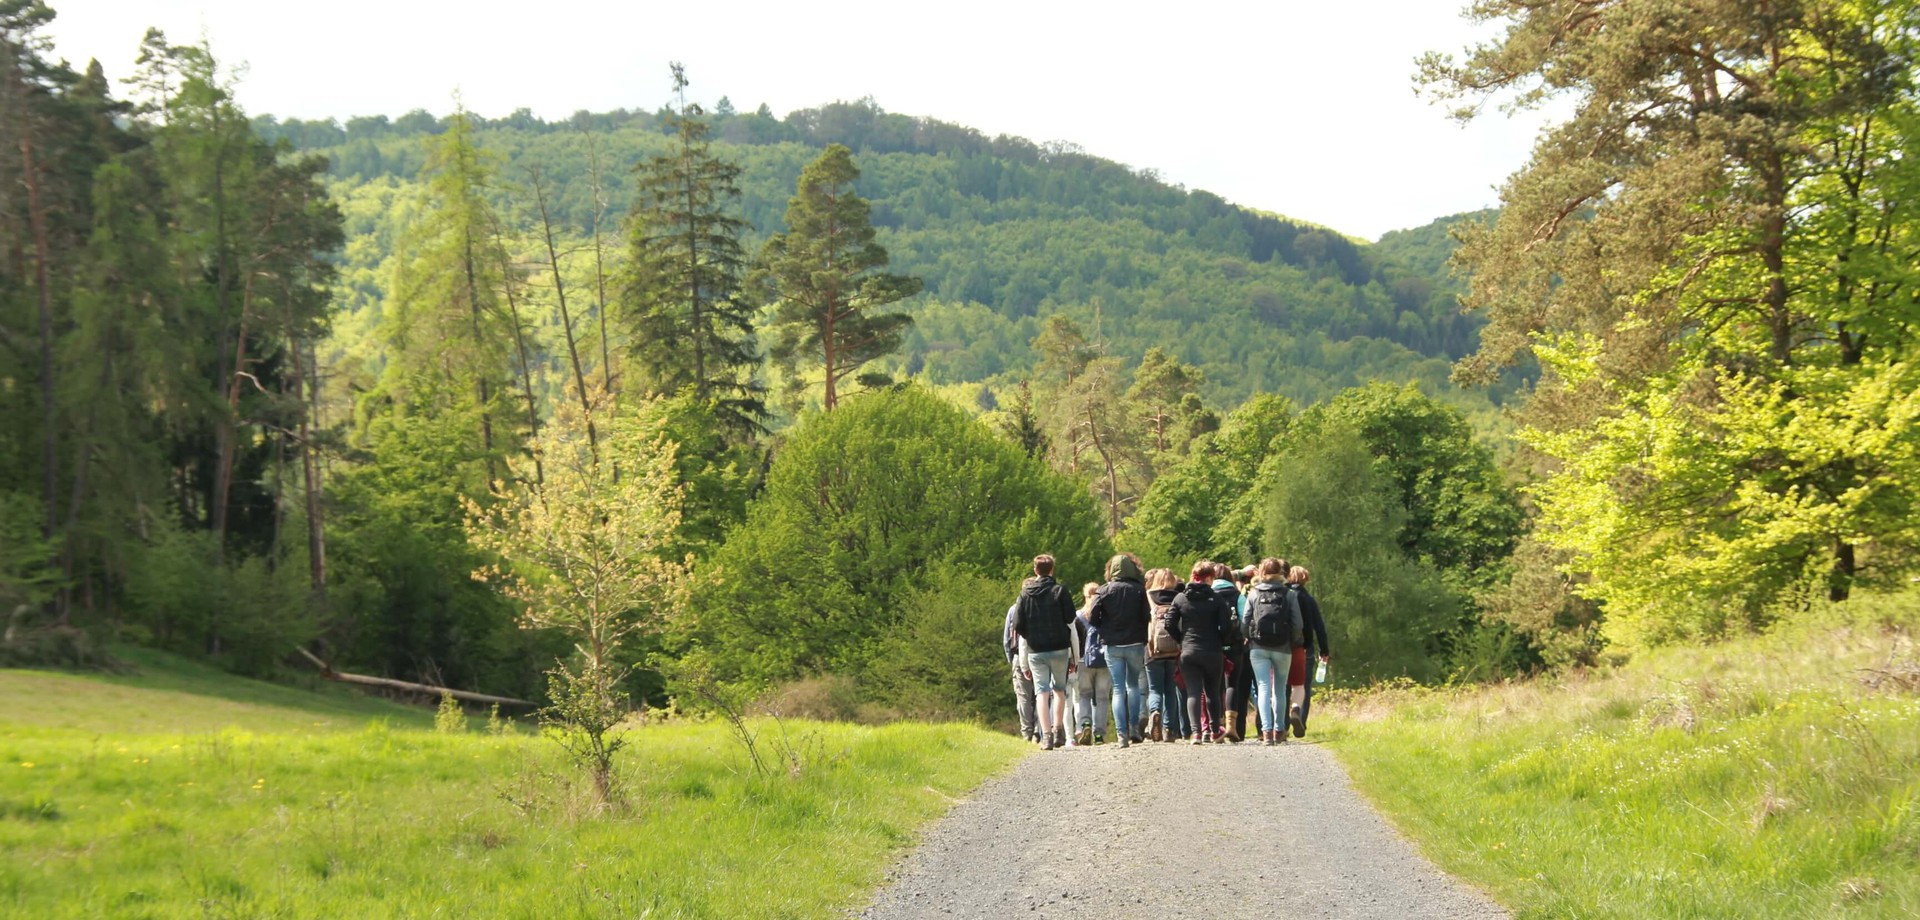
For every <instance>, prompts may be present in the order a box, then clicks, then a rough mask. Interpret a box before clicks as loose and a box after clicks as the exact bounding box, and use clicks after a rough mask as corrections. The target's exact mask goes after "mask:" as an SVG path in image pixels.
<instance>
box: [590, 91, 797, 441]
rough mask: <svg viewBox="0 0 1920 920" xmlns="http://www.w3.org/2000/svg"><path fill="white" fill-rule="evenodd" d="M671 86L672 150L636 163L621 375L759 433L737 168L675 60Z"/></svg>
mask: <svg viewBox="0 0 1920 920" xmlns="http://www.w3.org/2000/svg"><path fill="white" fill-rule="evenodd" d="M673 88H674V91H675V92H676V93H677V94H678V96H679V100H680V102H679V108H678V109H677V110H676V111H675V112H674V117H673V120H672V125H673V128H674V133H675V138H676V142H675V145H674V149H673V151H672V152H670V153H666V154H662V155H660V156H657V157H654V158H652V159H649V160H647V161H645V162H643V163H641V164H640V165H639V166H638V167H637V168H636V169H635V174H636V175H635V179H636V185H637V186H638V198H637V199H636V200H635V202H634V211H633V218H632V220H631V221H630V222H629V224H628V241H627V251H628V259H627V265H626V269H625V271H624V272H623V275H622V277H621V280H620V286H619V287H620V290H619V296H620V299H621V305H620V306H621V312H622V313H623V314H624V316H625V320H626V327H627V329H626V332H627V340H628V348H629V350H630V353H631V355H632V357H633V361H632V363H631V364H630V365H628V367H627V368H626V373H627V375H628V377H629V379H630V381H631V382H634V383H637V384H638V385H639V386H640V387H641V388H643V389H644V390H645V391H646V392H648V393H651V394H659V395H673V394H678V393H682V392H690V393H692V394H693V395H694V397H695V398H697V399H699V400H701V401H702V402H708V403H711V404H712V405H713V406H714V408H715V411H716V414H717V415H718V417H719V418H720V419H721V420H722V422H723V423H724V424H726V425H727V426H728V427H729V428H731V429H733V430H734V431H735V432H736V433H738V434H742V435H750V434H753V433H757V432H759V431H761V430H763V428H764V423H765V419H766V415H767V407H766V400H765V399H764V396H763V394H764V393H765V392H766V388H765V386H764V385H763V384H761V383H760V381H759V379H758V378H757V376H756V371H757V370H758V368H759V363H760V358H759V355H758V353H757V350H756V348H755V345H754V339H753V313H754V310H753V306H752V304H751V303H749V302H748V301H747V299H746V298H745V297H742V296H741V281H742V279H743V278H744V276H745V274H746V256H745V254H744V250H742V248H741V246H740V233H741V231H742V230H744V229H746V221H744V220H742V219H740V218H739V217H737V216H735V215H734V214H733V213H732V212H731V211H729V210H728V209H729V208H730V207H734V206H736V205H735V203H736V200H737V199H738V198H739V197H740V187H739V179H740V167H739V166H738V165H736V164H734V163H729V162H727V161H725V160H722V159H720V158H719V157H717V156H715V155H714V154H713V151H712V148H711V144H710V143H709V142H708V140H707V124H706V122H704V121H702V120H701V119H700V115H701V111H700V107H699V106H698V105H694V104H690V103H688V102H687V101H686V88H687V77H686V71H685V70H684V69H683V68H682V67H681V66H680V65H679V64H677V63H676V64H674V65H673Z"/></svg>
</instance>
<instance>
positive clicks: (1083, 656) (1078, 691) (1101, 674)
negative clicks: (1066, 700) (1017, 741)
mask: <svg viewBox="0 0 1920 920" xmlns="http://www.w3.org/2000/svg"><path fill="white" fill-rule="evenodd" d="M1081 590H1082V594H1083V596H1084V597H1085V598H1086V603H1085V604H1083V605H1082V606H1081V607H1080V616H1079V618H1078V619H1076V620H1074V629H1075V631H1076V633H1078V635H1079V646H1078V648H1079V651H1078V652H1077V653H1076V654H1075V656H1074V657H1075V659H1076V660H1077V661H1079V662H1080V669H1079V671H1078V673H1076V674H1075V675H1074V678H1073V688H1074V693H1073V715H1074V719H1075V720H1076V724H1078V725H1079V730H1078V731H1076V732H1075V733H1074V736H1073V740H1074V743H1076V744H1101V743H1103V742H1105V741H1106V734H1107V701H1108V699H1109V698H1111V697H1112V696H1113V686H1112V680H1111V678H1110V675H1109V674H1108V673H1107V654H1106V643H1105V642H1104V641H1103V640H1102V638H1101V635H1100V628H1099V627H1097V626H1094V625H1093V624H1092V623H1091V622H1088V620H1087V615H1088V611H1090V610H1092V609H1093V602H1094V600H1095V599H1096V598H1097V597H1098V596H1099V591H1100V586H1099V585H1098V584H1095V583H1093V582H1087V585H1086V587H1085V588H1083V589H1081ZM1120 743H1121V744H1125V743H1126V738H1125V737H1124V736H1123V737H1121V739H1120Z"/></svg>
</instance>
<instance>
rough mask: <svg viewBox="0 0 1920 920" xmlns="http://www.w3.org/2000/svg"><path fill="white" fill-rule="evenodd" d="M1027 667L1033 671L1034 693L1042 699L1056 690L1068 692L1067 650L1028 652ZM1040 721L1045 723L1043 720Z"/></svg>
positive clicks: (1043, 703)
mask: <svg viewBox="0 0 1920 920" xmlns="http://www.w3.org/2000/svg"><path fill="white" fill-rule="evenodd" d="M1027 667H1028V668H1029V669H1031V670H1032V671H1033V693H1034V696H1035V697H1036V698H1039V699H1042V700H1043V702H1042V703H1041V705H1046V704H1045V702H1044V698H1045V697H1046V695H1047V694H1049V693H1052V692H1054V691H1055V690H1058V691H1060V692H1061V693H1065V692H1067V676H1068V674H1069V673H1070V672H1068V670H1067V650H1066V649H1060V650H1059V651H1057V652H1028V653H1027ZM1040 721H1042V722H1045V721H1046V719H1044V718H1042V719H1041V720H1040Z"/></svg>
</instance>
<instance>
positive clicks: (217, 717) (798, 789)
mask: <svg viewBox="0 0 1920 920" xmlns="http://www.w3.org/2000/svg"><path fill="white" fill-rule="evenodd" d="M136 662H137V663H138V664H139V666H140V667H139V670H138V673H136V674H133V675H128V676H119V677H114V676H102V677H96V676H77V675H71V674H56V673H46V672H35V671H19V670H0V857H3V858H0V916H10V917H36V918H42V917H44V918H53V917H89V918H92V917H130V918H131V917H375V916H378V917H469V918H470V917H560V916H564V917H592V916H608V917H615V916H617V917H642V916H653V917H709V916H711V917H824V916H834V915H836V914H837V913H838V912H839V911H841V910H843V909H845V908H847V907H849V906H852V905H855V904H857V903H859V901H860V900H861V899H862V898H863V897H864V896H865V895H866V893H867V892H868V891H869V890H870V889H871V888H872V887H873V886H874V885H875V884H876V883H877V882H878V881H879V879H880V877H881V873H882V871H883V869H884V867H885V865H886V863H887V861H888V860H889V859H890V858H891V857H892V856H894V855H896V852H897V851H898V850H899V849H900V848H901V847H903V846H905V845H907V844H909V843H910V842H911V840H912V838H913V835H914V832H915V831H916V829H917V828H918V826H919V825H920V824H922V823H923V822H925V821H927V820H928V819H931V818H933V817H936V816H938V815H939V814H940V813H942V812H943V811H944V810H945V809H946V807H947V806H948V805H949V804H950V803H951V802H952V801H953V797H956V796H960V795H963V794H964V793H965V792H966V791H967V790H969V789H970V788H972V787H973V786H974V785H975V784H977V783H978V782H979V781H980V780H982V779H983V778H985V777H986V776H988V775H990V774H992V773H993V772H995V771H997V770H999V769H1001V768H1003V767H1004V766H1006V765H1007V764H1008V763H1010V762H1011V761H1012V760H1013V759H1014V758H1016V757H1018V756H1019V754H1020V753H1021V752H1022V751H1023V750H1024V748H1023V745H1022V744H1021V743H1020V742H1019V741H1018V740H1017V739H1014V738H1011V737H1007V736H1004V735H997V734H993V733H989V732H986V731H984V730H980V729H976V728H972V727H966V726H953V725H947V726H936V725H918V724H899V725H891V726H886V727H880V728H872V727H863V726H854V725H823V724H812V723H805V724H793V723H789V724H788V726H787V732H788V738H789V740H790V742H791V744H792V746H793V747H794V748H795V749H796V750H799V751H801V752H802V753H803V760H804V763H805V766H804V769H802V770H801V771H800V772H799V775H798V776H791V775H782V776H780V777H778V778H771V779H757V778H754V777H753V776H752V775H751V773H750V771H749V770H748V769H747V767H746V757H745V755H744V753H743V752H742V751H741V749H740V748H739V747H738V745H737V744H736V743H735V742H734V741H732V740H731V738H730V737H729V736H728V734H727V732H726V730H725V728H724V727H723V726H721V725H719V724H712V723H696V722H686V721H676V722H669V723H665V724H658V725H649V726H647V727H644V728H642V729H639V730H637V731H635V732H634V733H632V734H631V735H630V737H631V738H632V742H633V743H632V747H630V748H629V749H628V750H627V751H626V752H625V754H624V755H623V756H624V758H625V759H624V768H623V770H622V774H621V781H622V783H623V785H624V787H625V797H626V800H627V801H628V803H629V806H630V807H629V808H628V809H627V810H626V811H624V812H620V813H596V812H595V810H594V809H592V808H591V807H590V804H589V800H588V797H587V795H586V790H585V788H584V785H583V784H580V783H577V782H574V781H572V779H571V774H570V772H569V771H568V770H567V769H565V767H564V765H563V763H562V762H561V760H560V758H559V756H558V752H557V750H556V748H555V746H554V745H553V744H552V743H551V742H549V741H546V740H544V739H541V738H538V737H536V736H535V735H534V734H532V733H531V732H530V731H528V730H526V729H524V728H523V729H518V730H514V731H510V732H506V733H497V732H490V731H488V730H487V727H486V723H485V720H484V719H475V720H471V722H470V730H469V731H467V732H464V733H436V732H435V731H434V730H433V721H434V720H433V713H431V712H427V711H422V710H418V709H412V708H406V707H401V706H398V705H395V704H391V703H386V702H383V701H380V700H374V699H368V698H365V697H360V696H356V695H353V694H351V692H349V691H345V690H340V689H337V688H320V690H319V691H307V690H302V689H298V688H291V687H282V686H277V685H271V684H263V683H259V682H254V681H246V680H241V679H238V678H233V677H228V676H225V675H222V674H219V673H217V672H213V671H210V670H207V669H204V668H200V667H198V666H195V665H192V664H189V663H185V662H180V661H177V660H173V659H168V658H165V657H161V656H157V655H140V656H139V657H138V658H137V659H136ZM762 728H763V730H764V731H773V728H772V726H770V725H768V726H762Z"/></svg>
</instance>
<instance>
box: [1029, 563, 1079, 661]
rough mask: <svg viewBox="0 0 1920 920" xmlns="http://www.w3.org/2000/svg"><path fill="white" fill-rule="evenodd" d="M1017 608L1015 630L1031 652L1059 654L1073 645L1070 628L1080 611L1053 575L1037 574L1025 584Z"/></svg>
mask: <svg viewBox="0 0 1920 920" xmlns="http://www.w3.org/2000/svg"><path fill="white" fill-rule="evenodd" d="M1015 607H1016V608H1017V609H1016V610H1014V615H1013V630H1014V632H1017V633H1019V634H1020V638H1022V639H1025V640H1027V649H1028V650H1029V651H1032V652H1036V653H1045V652H1058V651H1061V650H1063V649H1066V648H1068V647H1069V646H1071V645H1072V644H1073V634H1072V633H1071V632H1070V631H1069V626H1070V624H1072V623H1073V620H1074V617H1075V616H1077V615H1078V613H1079V611H1076V610H1074V609H1073V599H1072V598H1071V597H1069V596H1068V595H1067V589H1066V588H1063V587H1061V586H1060V583H1059V582H1056V581H1054V580H1053V576H1051V575H1035V576H1033V577H1032V578H1029V579H1027V580H1026V581H1024V582H1022V583H1021V584H1020V599H1019V600H1018V601H1016V602H1015Z"/></svg>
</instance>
